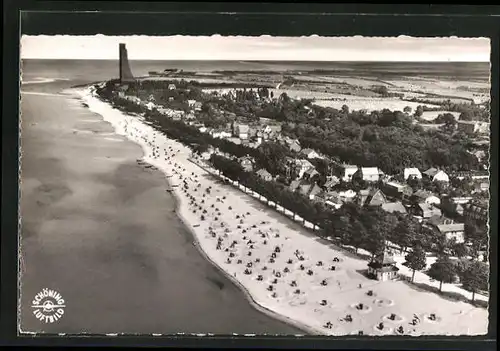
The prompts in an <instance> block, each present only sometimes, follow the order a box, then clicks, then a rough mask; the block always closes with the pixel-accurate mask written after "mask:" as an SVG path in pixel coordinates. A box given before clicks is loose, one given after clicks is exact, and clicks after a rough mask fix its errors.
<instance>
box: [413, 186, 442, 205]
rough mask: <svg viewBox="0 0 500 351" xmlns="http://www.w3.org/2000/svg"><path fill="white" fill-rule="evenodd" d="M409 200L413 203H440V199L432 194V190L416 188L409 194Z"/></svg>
mask: <svg viewBox="0 0 500 351" xmlns="http://www.w3.org/2000/svg"><path fill="white" fill-rule="evenodd" d="M411 200H412V201H413V202H415V203H420V202H425V203H427V204H433V205H439V204H441V199H440V198H439V197H437V196H436V195H434V194H433V193H432V192H430V191H427V190H423V189H420V190H417V191H415V192H414V193H413V195H412V196H411Z"/></svg>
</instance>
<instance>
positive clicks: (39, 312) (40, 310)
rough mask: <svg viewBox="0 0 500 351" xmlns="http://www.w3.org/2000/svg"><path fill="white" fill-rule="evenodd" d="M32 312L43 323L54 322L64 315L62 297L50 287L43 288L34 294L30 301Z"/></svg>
mask: <svg viewBox="0 0 500 351" xmlns="http://www.w3.org/2000/svg"><path fill="white" fill-rule="evenodd" d="M31 307H32V308H33V314H34V315H35V317H36V318H37V319H39V320H40V321H42V322H45V323H54V322H56V321H58V320H59V319H60V318H61V317H62V316H63V315H64V308H65V307H66V306H65V304H64V299H63V298H62V296H61V294H59V293H58V292H57V291H55V290H52V289H47V288H45V289H43V290H42V291H40V292H39V293H38V294H36V295H35V298H34V299H33V301H32V303H31Z"/></svg>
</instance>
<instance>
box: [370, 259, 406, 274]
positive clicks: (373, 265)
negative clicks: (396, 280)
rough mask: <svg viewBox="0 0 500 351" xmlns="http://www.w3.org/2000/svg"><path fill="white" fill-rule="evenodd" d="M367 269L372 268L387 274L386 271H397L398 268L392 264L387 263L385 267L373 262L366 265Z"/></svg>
mask: <svg viewBox="0 0 500 351" xmlns="http://www.w3.org/2000/svg"><path fill="white" fill-rule="evenodd" d="M368 267H371V268H374V269H378V270H380V271H382V272H387V271H399V268H398V267H396V266H395V265H394V264H392V263H389V264H387V265H385V264H384V265H381V264H380V262H375V261H372V262H370V263H368Z"/></svg>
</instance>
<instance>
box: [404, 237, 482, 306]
mask: <svg viewBox="0 0 500 351" xmlns="http://www.w3.org/2000/svg"><path fill="white" fill-rule="evenodd" d="M405 259H406V261H405V265H406V266H407V267H408V268H410V269H412V270H413V274H412V278H411V280H412V281H414V279H415V272H416V271H422V270H424V269H425V268H426V267H427V263H426V253H425V251H424V250H423V248H422V247H421V246H419V245H416V246H415V247H414V248H413V249H412V250H411V252H409V253H408V254H407V255H406V257H405ZM426 273H427V275H429V276H430V277H431V278H433V279H436V280H438V281H439V291H442V288H443V283H454V282H456V281H457V280H459V281H460V283H461V284H462V287H463V288H464V289H466V290H468V291H470V292H472V301H474V298H475V294H476V293H477V292H479V291H488V283H489V266H488V265H487V264H486V263H483V262H478V261H470V260H464V259H461V260H451V259H450V258H449V257H447V256H443V257H441V258H439V259H438V260H437V261H436V262H434V263H433V264H432V265H431V266H430V268H429V270H428V271H427V272H426Z"/></svg>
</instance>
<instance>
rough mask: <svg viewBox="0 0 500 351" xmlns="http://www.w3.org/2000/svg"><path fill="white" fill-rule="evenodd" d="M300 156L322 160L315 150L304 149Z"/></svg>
mask: <svg viewBox="0 0 500 351" xmlns="http://www.w3.org/2000/svg"><path fill="white" fill-rule="evenodd" d="M300 154H301V155H302V156H305V157H307V158H308V159H312V158H320V157H321V156H320V155H319V154H318V153H317V152H316V151H314V150H313V149H303V150H301V151H300Z"/></svg>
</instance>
